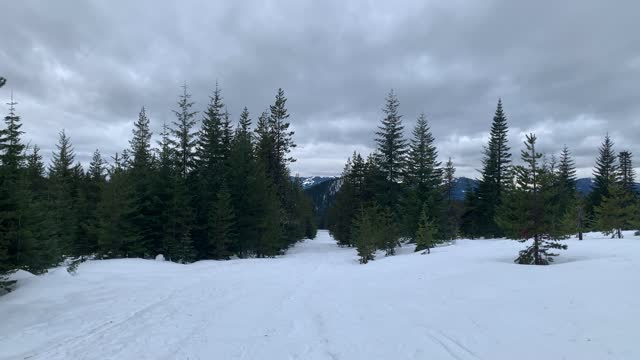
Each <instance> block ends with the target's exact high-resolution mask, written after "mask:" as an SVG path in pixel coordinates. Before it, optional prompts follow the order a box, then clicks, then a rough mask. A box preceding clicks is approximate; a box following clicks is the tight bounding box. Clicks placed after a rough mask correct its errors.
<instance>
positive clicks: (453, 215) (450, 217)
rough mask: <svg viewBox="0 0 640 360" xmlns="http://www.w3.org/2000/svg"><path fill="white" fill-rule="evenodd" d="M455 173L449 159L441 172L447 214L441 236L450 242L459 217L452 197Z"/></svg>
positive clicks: (454, 234)
mask: <svg viewBox="0 0 640 360" xmlns="http://www.w3.org/2000/svg"><path fill="white" fill-rule="evenodd" d="M455 173H456V169H455V168H454V167H453V161H451V158H449V160H448V161H447V163H446V164H445V167H444V170H443V181H444V184H443V185H444V189H443V193H444V198H445V201H446V209H447V211H446V212H447V214H446V226H445V228H444V231H443V234H442V235H443V238H446V239H451V240H452V239H454V238H455V237H456V234H457V233H458V217H459V215H458V214H457V211H456V206H455V201H454V200H455V199H454V197H453V195H454V194H453V192H454V189H455V185H456V178H455Z"/></svg>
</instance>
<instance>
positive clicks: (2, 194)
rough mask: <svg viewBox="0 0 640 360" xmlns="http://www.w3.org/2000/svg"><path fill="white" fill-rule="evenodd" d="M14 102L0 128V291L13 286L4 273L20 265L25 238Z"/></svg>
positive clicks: (21, 161) (20, 148) (21, 160)
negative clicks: (2, 126)
mask: <svg viewBox="0 0 640 360" xmlns="http://www.w3.org/2000/svg"><path fill="white" fill-rule="evenodd" d="M16 104H17V103H16V102H15V101H13V96H12V97H11V101H10V102H9V103H8V104H7V105H9V114H8V115H7V116H6V117H5V118H4V123H5V128H4V129H2V130H0V291H3V289H8V288H9V287H10V285H11V283H10V282H7V281H6V279H4V276H5V275H6V274H7V273H9V272H11V271H12V270H15V269H16V268H18V267H19V266H20V262H21V261H20V255H21V249H22V243H23V242H24V241H25V239H23V237H24V229H23V225H22V221H21V220H22V216H23V213H24V200H25V199H24V193H23V192H22V189H21V173H22V171H23V168H24V160H25V158H24V149H25V146H24V144H22V142H21V139H20V137H21V135H22V134H23V133H24V132H23V131H22V130H20V128H21V127H22V124H21V123H20V117H19V116H18V115H16V113H15V105H16Z"/></svg>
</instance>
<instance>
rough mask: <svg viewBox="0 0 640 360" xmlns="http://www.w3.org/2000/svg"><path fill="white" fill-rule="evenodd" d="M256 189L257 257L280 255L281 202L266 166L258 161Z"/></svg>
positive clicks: (281, 245)
mask: <svg viewBox="0 0 640 360" xmlns="http://www.w3.org/2000/svg"><path fill="white" fill-rule="evenodd" d="M256 164H257V166H256V177H255V183H254V189H255V194H256V199H255V209H256V210H257V211H256V220H257V233H258V236H257V238H256V244H255V254H256V256H257V257H260V258H261V257H273V256H276V255H278V254H279V253H280V249H282V248H283V244H282V236H283V235H282V234H283V230H282V225H281V224H282V220H281V219H282V211H281V209H280V201H279V199H278V194H277V192H276V189H275V185H274V184H273V182H272V180H271V178H270V177H269V176H268V175H267V174H268V173H267V170H266V166H265V164H264V163H263V162H262V161H261V160H260V159H258V161H257V163H256Z"/></svg>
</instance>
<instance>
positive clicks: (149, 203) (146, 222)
mask: <svg viewBox="0 0 640 360" xmlns="http://www.w3.org/2000/svg"><path fill="white" fill-rule="evenodd" d="M151 136H152V132H151V128H150V126H149V118H148V117H147V114H146V111H145V108H144V107H143V108H142V109H141V110H140V113H139V114H138V120H137V121H136V122H135V123H134V128H133V130H132V138H131V140H129V146H130V147H131V153H132V156H133V159H132V161H131V168H130V171H129V174H128V179H129V182H130V184H131V188H130V189H131V205H132V209H131V210H132V213H131V214H130V217H129V219H130V221H131V228H132V230H133V231H134V232H135V234H136V236H137V241H136V243H135V244H132V245H133V247H132V248H131V251H130V256H136V257H150V256H155V255H157V254H158V253H159V252H160V251H161V250H162V244H161V238H162V223H160V222H159V221H158V220H159V216H160V212H161V211H162V210H161V207H160V204H159V202H158V196H157V194H156V192H155V188H154V184H153V182H154V178H155V176H156V172H155V169H154V165H153V154H152V152H151Z"/></svg>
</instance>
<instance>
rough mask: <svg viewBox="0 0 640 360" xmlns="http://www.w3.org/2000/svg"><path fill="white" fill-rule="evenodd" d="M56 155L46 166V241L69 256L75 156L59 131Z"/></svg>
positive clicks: (73, 224) (73, 225) (73, 220)
mask: <svg viewBox="0 0 640 360" xmlns="http://www.w3.org/2000/svg"><path fill="white" fill-rule="evenodd" d="M56 148H57V151H56V152H54V153H53V159H52V162H51V165H50V166H49V179H50V189H49V196H48V198H49V200H50V204H49V216H50V219H49V226H50V228H49V237H50V238H51V240H52V243H53V246H54V247H55V248H56V249H57V253H58V254H60V255H66V256H68V255H73V252H74V245H75V236H74V234H75V230H76V226H77V224H78V221H77V220H78V214H77V211H76V207H75V198H74V180H73V178H74V166H73V162H74V159H75V153H74V150H73V146H72V145H71V139H70V138H69V137H68V136H67V134H66V132H65V131H64V130H62V131H61V132H60V134H59V139H58V144H57V145H56Z"/></svg>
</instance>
